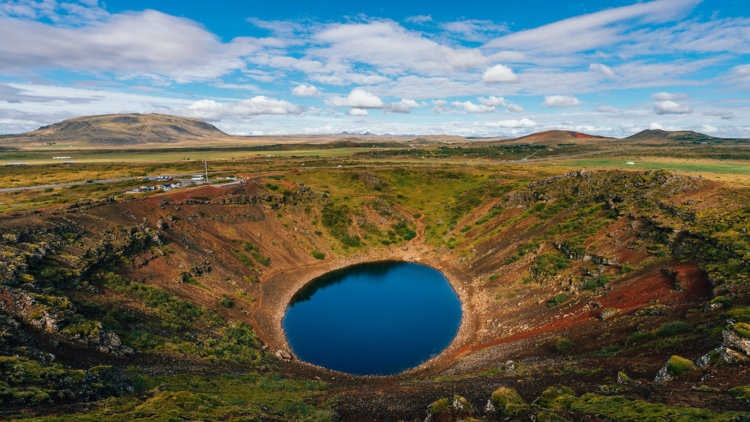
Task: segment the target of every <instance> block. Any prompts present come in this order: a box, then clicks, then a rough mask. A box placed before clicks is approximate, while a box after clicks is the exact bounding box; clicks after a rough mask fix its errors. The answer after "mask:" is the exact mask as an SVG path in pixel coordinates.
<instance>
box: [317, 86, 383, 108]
mask: <svg viewBox="0 0 750 422" xmlns="http://www.w3.org/2000/svg"><path fill="white" fill-rule="evenodd" d="M326 104H328V105H330V106H333V107H354V108H383V106H384V105H385V104H384V103H383V100H381V99H380V98H378V97H377V96H375V95H373V94H371V93H369V92H367V91H365V90H364V89H362V88H354V89H353V90H352V92H350V93H349V96H348V97H333V98H330V99H328V100H326Z"/></svg>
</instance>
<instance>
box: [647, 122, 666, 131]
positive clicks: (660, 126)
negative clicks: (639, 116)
mask: <svg viewBox="0 0 750 422" xmlns="http://www.w3.org/2000/svg"><path fill="white" fill-rule="evenodd" d="M649 129H651V130H664V126H662V125H660V124H658V123H656V122H654V123H651V126H649Z"/></svg>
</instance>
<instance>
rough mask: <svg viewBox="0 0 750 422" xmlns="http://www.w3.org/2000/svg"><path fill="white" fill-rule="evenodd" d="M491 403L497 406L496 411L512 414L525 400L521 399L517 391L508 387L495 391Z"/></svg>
mask: <svg viewBox="0 0 750 422" xmlns="http://www.w3.org/2000/svg"><path fill="white" fill-rule="evenodd" d="M490 401H491V402H492V404H493V405H494V406H495V409H497V411H498V412H501V413H512V411H513V410H514V409H515V408H516V407H517V406H516V405H522V404H523V399H521V396H519V395H518V393H517V392H516V390H514V389H512V388H506V387H500V388H498V389H497V390H495V391H494V392H493V393H492V396H490Z"/></svg>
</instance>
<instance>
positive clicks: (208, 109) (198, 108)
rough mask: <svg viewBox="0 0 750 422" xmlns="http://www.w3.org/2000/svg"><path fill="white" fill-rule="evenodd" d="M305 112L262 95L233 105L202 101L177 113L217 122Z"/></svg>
mask: <svg viewBox="0 0 750 422" xmlns="http://www.w3.org/2000/svg"><path fill="white" fill-rule="evenodd" d="M305 110H306V109H305V107H301V106H298V105H295V104H292V103H290V102H287V101H284V100H277V99H275V98H268V97H265V96H262V95H261V96H257V97H253V98H251V99H249V100H243V101H238V102H232V103H220V102H216V101H214V100H200V101H196V102H195V103H193V104H191V105H189V106H187V107H185V108H183V109H177V110H175V112H176V113H177V114H180V115H183V116H189V117H195V118H198V119H203V120H209V121H216V120H222V119H234V118H240V119H241V118H243V117H250V116H258V115H263V114H275V115H287V114H292V115H300V114H302V113H304V112H305Z"/></svg>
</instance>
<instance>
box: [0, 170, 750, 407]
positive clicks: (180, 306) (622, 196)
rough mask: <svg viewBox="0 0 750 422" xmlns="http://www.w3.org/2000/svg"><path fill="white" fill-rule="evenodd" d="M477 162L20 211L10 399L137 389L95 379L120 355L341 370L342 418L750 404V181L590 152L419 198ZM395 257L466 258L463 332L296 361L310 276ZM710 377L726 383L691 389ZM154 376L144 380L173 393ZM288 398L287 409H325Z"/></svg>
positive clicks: (10, 279)
mask: <svg viewBox="0 0 750 422" xmlns="http://www.w3.org/2000/svg"><path fill="white" fill-rule="evenodd" d="M291 176H293V175H291ZM291 176H290V179H292V180H293V179H294V177H291ZM470 176H471V175H470V174H468V175H462V174H458V173H451V172H446V171H443V170H431V169H426V170H425V169H421V170H413V169H412V170H404V169H401V170H399V171H380V172H354V173H351V172H338V173H335V175H334V176H331V174H330V173H326V172H322V173H321V176H320V177H326V178H330V177H336V178H337V179H336V180H337V183H339V184H340V186H343V187H345V188H342V189H349V190H343V191H341V192H340V193H339V194H338V195H332V194H330V193H327V192H326V190H328V189H327V185H325V186H324V185H323V184H321V185H320V186H305V185H304V184H301V183H299V182H293V181H292V182H290V181H285V180H277V181H274V180H268V179H263V178H252V177H251V178H250V179H249V180H248V182H247V183H240V184H235V185H230V186H226V187H210V186H209V187H201V188H194V189H188V190H183V191H175V192H170V193H167V194H161V195H156V196H151V197H146V198H142V199H134V200H128V201H116V202H115V201H101V202H91V203H81V204H72V205H68V206H63V207H57V208H51V209H46V210H39V211H33V212H27V213H16V214H14V215H4V216H1V217H0V233H2V236H1V237H0V277H1V280H2V282H1V283H0V313H1V314H2V315H1V317H0V325H1V326H2V330H3V331H2V337H0V339H2V342H0V355H2V356H4V357H2V358H0V359H5V360H3V361H2V362H5V363H4V365H6V366H4V367H3V368H6V369H3V372H2V378H0V382H2V383H5V385H0V387H1V388H2V390H1V391H3V392H4V393H0V394H5V395H4V396H2V397H0V399H2V400H4V403H5V402H7V403H9V404H11V405H12V406H11V408H10V409H11V412H13V411H17V410H18V409H22V408H35V406H37V405H39V404H47V405H49V404H54V405H65V404H69V403H76V402H82V401H83V402H85V401H87V400H96V399H97V398H99V397H103V396H107V395H122V394H129V393H130V392H131V391H132V390H131V389H132V388H135V387H137V384H138V382H139V376H133V375H132V374H131V375H130V376H128V377H124V378H122V377H121V378H117V377H118V376H119V375H112V376H109V375H107V376H108V377H109V378H107V380H109V381H104V382H100V381H96V379H98V378H96V376H100V377H101V375H99V374H100V371H101V370H99V369H95V367H97V366H101V365H107V366H109V367H111V368H112V369H107V371H115V372H113V373H118V374H119V373H120V372H117V371H118V370H119V371H122V370H126V369H127V368H131V367H132V368H138V370H139V371H141V373H146V374H151V376H156V375H166V374H175V373H182V374H194V373H195V372H196V368H201V369H200V370H199V371H201V372H205V371H215V372H216V373H247V372H258V373H267V372H268V371H274V372H279V373H283V374H285V375H286V376H289V377H292V378H295V379H301V380H310V381H314V382H318V381H319V380H322V381H325V382H327V383H328V388H329V390H328V391H329V393H326V394H324V395H323V398H321V399H320V401H318V402H316V403H317V404H314V403H313V402H310V401H309V399H307V400H308V401H307V403H308V405H311V406H312V405H314V406H321V409H323V407H325V406H329V405H330V406H332V409H335V411H336V412H337V413H338V414H339V415H341V417H342V419H343V420H363V421H365V420H414V419H415V418H419V419H424V418H425V417H426V416H427V415H428V413H429V415H430V418H431V420H432V421H440V420H458V419H461V418H468V417H474V418H480V419H485V420H498V419H502V418H504V417H506V416H510V415H513V414H515V415H518V416H519V417H527V416H532V415H535V417H536V418H538V420H544V419H543V418H552V419H546V420H560V419H554V418H553V417H562V418H568V419H569V420H604V418H609V419H616V420H618V419H621V420H626V419H628V418H632V415H630V416H628V415H629V414H628V413H627V412H628V410H627V409H628V406H623V404H622V403H623V402H622V400H636V401H635V402H628V403H631V404H632V403H634V404H632V405H631V406H630V408H632V407H633V406H642V407H643V408H644V409H647V411H648V412H653V413H654V414H656V413H658V412H662V411H663V412H667V413H669V412H672V411H673V410H670V409H674V407H675V406H676V405H679V404H680V403H682V404H683V405H687V406H692V407H695V408H697V409H698V410H696V412H699V413H700V412H704V414H707V415H709V416H710V417H709V419H711V418H714V420H732V418H734V417H737V416H739V415H740V413H736V414H729V415H728V416H726V418H728V419H720V418H723V417H724V416H721V417H720V416H718V413H716V412H719V413H720V412H729V411H732V412H742V411H747V410H748V405H747V402H745V401H742V399H739V400H738V399H736V397H744V396H742V395H741V394H742V391H743V390H736V389H737V388H741V387H742V386H745V385H748V384H750V375H749V374H747V373H746V371H745V367H744V365H745V362H746V361H747V360H748V359H750V347H749V346H748V344H750V343H748V342H750V340H748V338H750V326H747V323H749V322H750V311H748V309H750V308H748V307H747V306H748V305H750V304H749V303H748V301H747V296H746V294H747V288H748V276H749V275H750V269H749V268H748V265H747V259H748V254H747V249H746V248H747V245H748V243H747V242H750V238H749V237H748V236H747V224H748V220H747V218H748V211H747V210H748V209H750V208H748V205H750V195H747V193H746V192H744V191H741V190H731V189H727V188H725V187H722V186H720V185H717V184H714V183H712V182H705V181H700V180H693V179H691V178H687V177H682V176H674V175H671V174H669V173H667V172H647V173H638V172H634V173H625V172H614V171H577V172H570V173H566V174H561V175H556V176H554V177H551V178H545V179H540V178H534V177H528V176H518V175H517V174H513V173H508V174H506V175H504V177H487V178H486V182H482V183H479V182H477V184H475V185H474V186H473V187H472V188H470V189H466V190H464V191H463V192H460V193H459V194H457V195H456V196H455V197H452V198H449V199H448V200H446V202H447V203H448V205H447V206H445V207H440V208H436V209H433V208H430V207H427V206H424V204H422V205H419V204H413V203H411V202H409V198H407V196H406V195H409V194H410V193H411V195H412V196H414V195H417V194H418V193H417V192H419V191H420V189H422V188H423V187H424V188H429V189H434V188H431V187H430V186H434V184H438V185H440V186H443V190H445V191H446V192H447V191H448V189H447V188H448V187H450V186H452V184H456V183H463V181H464V180H468V179H469V177H470ZM295 177H297V176H295ZM471 177H474V176H471ZM282 179H283V178H282ZM326 180H328V179H326ZM404 180H406V181H408V184H406V183H404V182H403V181H404ZM472 180H473V179H472ZM482 180H485V179H482ZM404 186H406V188H404ZM402 189H404V190H402ZM346 192H351V193H346ZM355 194H360V195H361V194H364V195H363V196H361V197H360V199H359V200H358V202H357V203H356V204H358V205H357V206H356V207H355V206H353V205H352V204H351V203H350V201H351V200H352V198H353V197H354V196H355ZM405 194H406V195H405ZM344 195H346V197H344ZM441 200H442V199H441ZM404 243H406V244H407V246H408V247H409V248H408V251H407V250H406V249H405V248H393V247H392V246H390V248H389V245H393V244H398V245H402V244H404ZM391 249H393V251H392V250H391ZM383 259H401V260H413V261H419V262H422V263H426V264H428V265H431V266H433V267H435V268H437V269H440V270H441V271H443V273H444V274H445V275H446V276H447V277H448V278H449V280H450V281H451V283H452V285H453V286H454V288H455V290H456V291H457V293H458V294H459V296H460V298H461V299H462V302H463V306H464V320H463V322H462V327H461V329H460V332H459V335H458V337H457V338H456V340H454V342H453V344H452V345H451V346H450V347H449V348H448V349H447V350H446V351H445V352H444V353H443V354H441V355H440V356H439V357H438V358H436V359H434V360H432V361H429V362H427V363H426V364H424V365H422V366H420V367H419V368H416V369H414V370H411V371H408V372H407V373H404V374H401V375H398V376H393V377H378V378H360V377H349V376H346V375H345V374H339V373H333V372H330V371H327V370H325V369H322V368H316V367H312V366H310V365H307V364H305V363H303V362H299V361H297V359H296V358H295V357H294V355H293V353H291V349H290V348H289V347H288V345H287V344H286V339H285V337H284V334H283V331H282V329H281V317H282V316H283V312H284V309H285V307H286V304H287V303H288V300H289V298H290V297H291V295H292V294H293V293H294V292H296V291H297V289H299V288H300V287H301V286H302V285H304V284H305V283H306V282H307V281H309V280H311V279H312V278H314V277H316V276H317V275H320V274H323V273H326V272H328V271H331V270H332V269H336V268H341V267H344V266H347V265H350V264H352V263H357V262H365V261H376V260H383ZM9 359H11V360H9ZM12 359H15V360H13V361H12ZM52 359H54V363H51V360H52ZM16 360H18V361H16ZM2 362H0V363H2ZM19 365H22V366H23V365H25V366H28V367H32V366H34V365H37V366H39V367H41V368H44V369H43V370H40V369H36V371H41V373H43V374H47V373H50V374H52V373H59V374H62V375H49V374H48V375H43V376H42V378H43V379H45V380H46V379H49V380H53V378H54V377H58V378H54V379H64V380H65V381H54V380H53V381H51V382H50V385H51V387H49V386H48V387H42V384H43V383H44V382H46V381H44V382H43V381H41V379H42V378H39V376H37V378H33V377H29V378H18V376H16V375H14V372H13V371H16V372H17V370H16V369H13V370H11V369H7V368H16V367H18V366H19ZM56 365H60V366H56ZM35 368H36V367H35ZM665 368H666V369H665ZM65 371H83V372H80V373H78V372H77V373H75V374H73V373H72V372H71V373H67V372H65ZM26 372H27V373H28V372H31V371H30V370H27V371H26ZM131 372H132V371H131ZM620 372H623V374H624V375H623V376H620V375H619V373H620ZM136 373H137V372H136ZM50 377H52V378H50ZM76 377H77V378H76ZM87 377H93V378H90V379H89V378H87ZM112 377H115V378H112ZM86 380H90V381H86ZM118 380H119V381H118ZM76 382H77V383H78V384H76ZM264 382H265V381H264ZM81 383H83V384H81ZM100 384H102V385H104V386H105V387H102V388H100V389H98V390H97V389H95V388H93V387H91V388H93V389H89V390H86V388H87V387H84V385H92V386H93V385H100ZM167 384H169V382H167ZM557 384H565V385H566V387H564V388H563V387H559V386H558V387H555V390H554V391H552V390H548V387H550V386H551V385H557ZM45 385H46V384H45ZM701 386H703V387H705V388H704V390H705V389H712V388H716V389H718V391H713V390H711V392H706V391H708V390H705V391H704V390H700V391H699V390H695V391H694V390H692V389H691V388H692V387H695V388H703V387H701ZM501 387H502V388H505V389H507V390H509V391H505V390H503V391H505V392H501V393H498V394H497V395H496V396H495V395H493V394H492V393H493V392H495V391H501ZM45 388H46V390H45ZM730 389H732V391H734V392H730V391H729V390H730ZM37 390H39V391H41V392H42V393H44V394H46V396H45V395H42V394H41V393H39V392H38V391H37ZM47 390H49V391H47ZM65 391H70V392H72V395H71V394H68V393H65ZM88 391H90V392H88ZM58 393H59V394H58ZM590 393H595V394H590ZM675 393H676V394H675ZM154 394H156V395H154V396H150V397H153V398H148V397H147V398H144V399H143V400H146V399H148V400H157V401H158V400H163V399H164V396H163V395H164V394H174V393H170V392H169V391H165V392H163V393H162V392H158V391H157V392H155V393H154ZM278 394H282V393H278ZM516 396H517V397H516ZM34 397H36V398H34ZM334 397H336V398H335V399H334ZM491 397H492V399H491ZM509 397H510V398H509ZM540 397H541V398H544V397H546V398H544V399H540ZM561 397H562V398H561ZM191 400H192V399H191ZM201 400H203V399H201ZM329 400H333V404H324V403H329ZM535 400H536V403H535V404H531V403H532V402H534V401H535ZM618 400H620V401H618ZM488 401H489V403H488ZM139 403H140V402H139ZM146 403H148V402H144V404H143V406H146V405H147V404H146ZM618 403H619V404H618ZM225 405H226V406H228V404H225ZM221 406H224V405H220V407H221ZM618 406H619V407H618ZM649 406H651V407H649ZM266 407H268V406H266ZM13 409H15V410H13ZM259 409H260V408H259ZM226 411H227V412H230V413H231V411H230V410H228V408H227V410H226ZM259 411H261V410H259ZM271 411H272V410H268V411H266V410H262V411H261V412H262V413H263V414H266V415H269V414H270V413H268V412H271ZM321 411H322V410H321ZM284 412H285V413H284V415H286V416H283V415H280V414H276V416H274V417H275V418H277V419H278V420H287V419H293V418H295V419H309V420H314V418H313V417H312V416H309V415H312V413H310V414H307V416H306V414H303V413H300V412H301V411H300V410H299V409H297V410H295V411H294V412H296V413H294V412H292V411H291V410H285V411H284ZM613 412H614V413H613ZM616 412H619V413H616ZM705 412H708V413H705ZM667 413H665V414H667ZM544 414H549V415H551V416H549V415H547V416H544ZM697 414H698V413H696V415H697ZM597 415H600V416H597ZM712 415H713V416H712ZM696 417H697V416H696Z"/></svg>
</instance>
